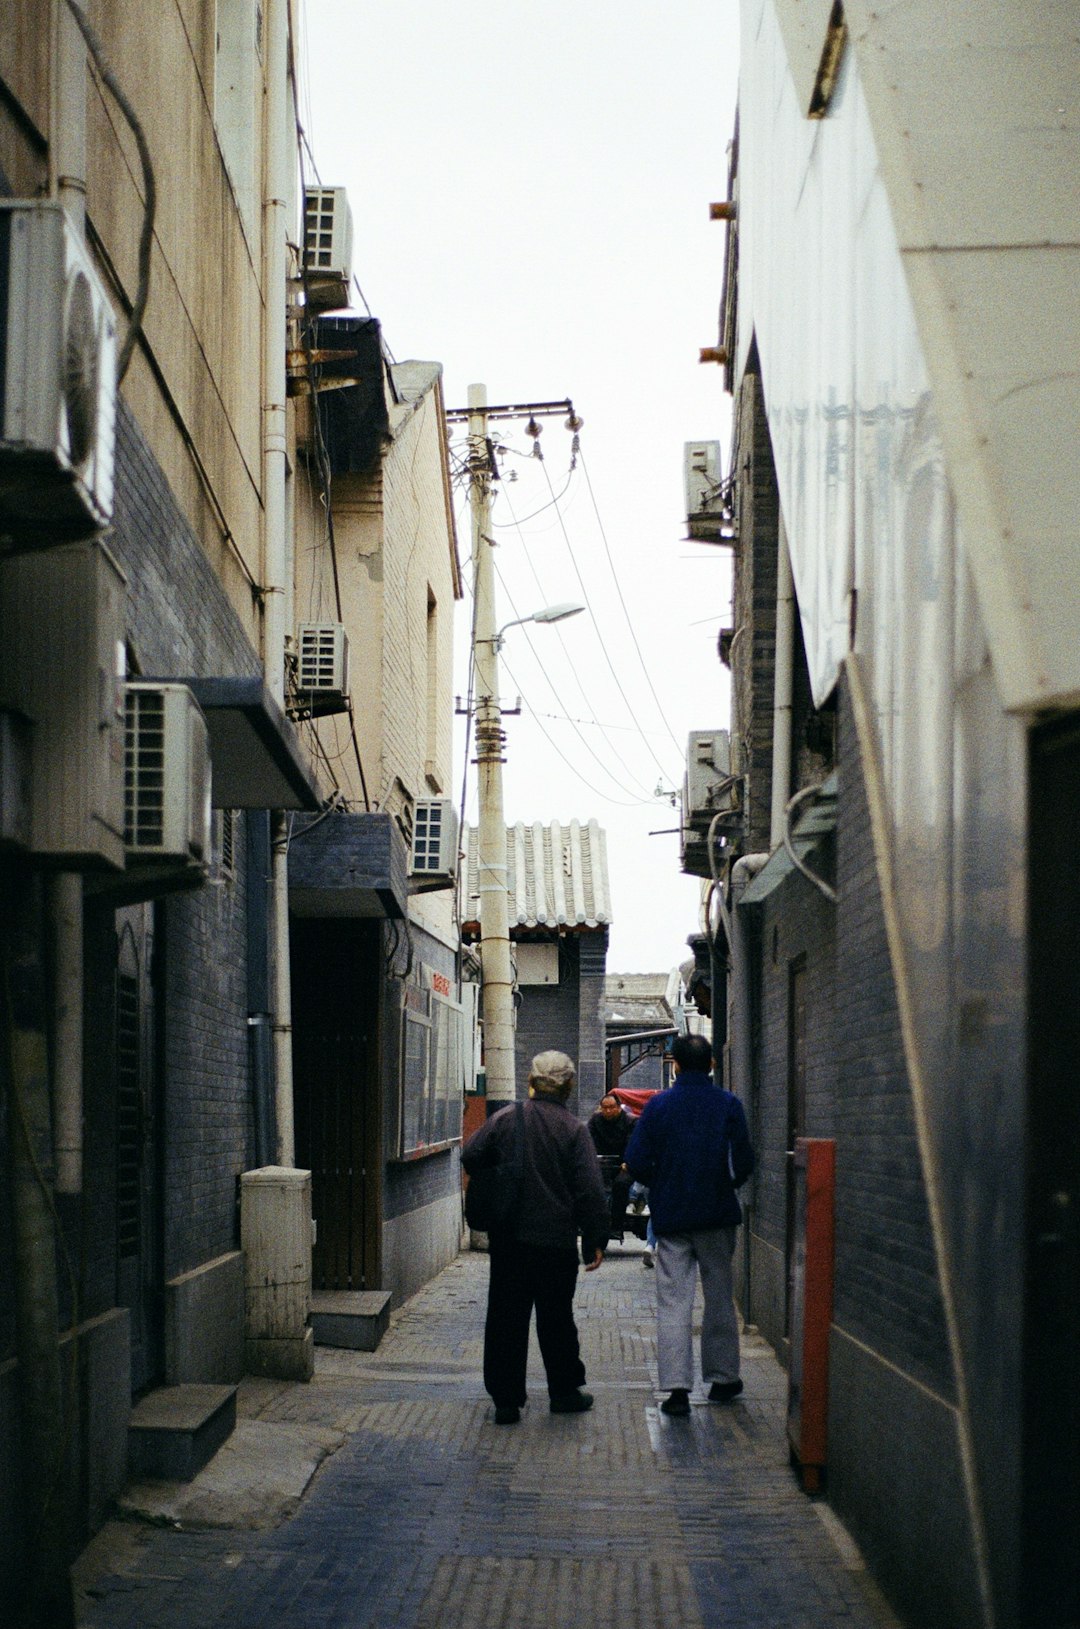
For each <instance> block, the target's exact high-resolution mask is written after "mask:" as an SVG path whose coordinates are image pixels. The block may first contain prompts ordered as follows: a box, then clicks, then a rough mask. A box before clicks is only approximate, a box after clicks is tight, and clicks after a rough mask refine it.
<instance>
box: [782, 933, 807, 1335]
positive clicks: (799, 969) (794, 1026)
mask: <svg viewBox="0 0 1080 1629" xmlns="http://www.w3.org/2000/svg"><path fill="white" fill-rule="evenodd" d="M787 1041H788V1046H787V1051H788V1067H787V1144H786V1148H787V1206H786V1224H785V1240H784V1261H785V1272H784V1279H785V1284H786V1293H785V1297H784V1334H785V1335H787V1334H789V1333H790V1329H791V1294H792V1282H791V1274H792V1267H793V1264H794V1260H795V1214H796V1208H795V1207H796V1197H797V1196H796V1180H795V1142H796V1139H797V1138H799V1137H803V1136H805V1135H806V957H805V956H797V957H796V958H795V960H794V961H793V962H791V963H790V965H789V967H788V1037H787Z"/></svg>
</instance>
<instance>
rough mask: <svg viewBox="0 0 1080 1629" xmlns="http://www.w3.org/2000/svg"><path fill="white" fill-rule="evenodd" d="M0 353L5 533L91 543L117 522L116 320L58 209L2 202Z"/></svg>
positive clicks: (24, 539) (0, 514)
mask: <svg viewBox="0 0 1080 1629" xmlns="http://www.w3.org/2000/svg"><path fill="white" fill-rule="evenodd" d="M0 346H2V353H0V534H2V533H7V534H8V535H9V536H11V537H13V538H15V539H16V540H17V541H18V542H19V543H20V544H22V545H24V546H25V545H44V544H47V543H58V542H66V541H70V540H71V539H73V538H83V537H89V536H92V535H93V534H94V533H95V532H98V531H100V530H101V529H102V528H103V527H104V526H107V525H108V523H109V521H110V519H111V518H112V505H113V442H114V433H115V420H116V350H117V345H116V321H115V318H114V317H113V312H112V306H111V305H110V302H109V298H108V295H107V293H106V292H105V288H104V285H103V284H102V282H101V280H100V278H99V277H98V274H97V271H96V269H95V267H94V265H93V262H92V261H91V259H90V256H89V253H88V251H87V248H86V244H85V243H84V241H83V239H82V238H81V237H80V236H79V233H78V232H77V231H76V230H75V228H74V226H73V225H72V223H71V220H70V218H69V217H68V215H67V214H66V212H65V211H64V209H63V208H62V207H61V206H60V205H59V204H57V203H53V202H50V201H48V200H21V199H20V200H14V201H12V200H7V199H0Z"/></svg>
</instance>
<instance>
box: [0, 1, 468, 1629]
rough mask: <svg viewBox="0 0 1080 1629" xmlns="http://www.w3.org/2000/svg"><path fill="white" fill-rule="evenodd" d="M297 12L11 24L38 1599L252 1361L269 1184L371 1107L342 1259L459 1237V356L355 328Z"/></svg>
mask: <svg viewBox="0 0 1080 1629" xmlns="http://www.w3.org/2000/svg"><path fill="white" fill-rule="evenodd" d="M296 10H297V8H296V6H295V5H293V4H292V3H291V0H269V4H267V3H265V0H264V3H262V4H256V0H229V3H228V4H225V3H222V4H219V5H218V6H217V7H213V6H209V7H208V6H201V5H198V6H197V5H180V6H176V5H172V4H168V5H167V4H163V3H162V4H158V3H152V4H151V5H150V6H149V7H148V8H144V10H143V13H142V14H141V16H140V26H139V27H138V28H137V29H132V28H130V27H128V26H126V25H125V23H124V22H123V20H122V19H121V17H120V15H119V13H118V12H117V11H116V8H108V7H105V8H100V7H99V8H93V15H94V23H95V27H93V28H90V27H87V28H86V29H84V28H83V27H82V26H81V25H80V18H81V17H82V13H81V12H79V11H78V8H73V7H69V6H68V5H66V4H63V3H57V4H51V3H47V0H14V3H13V5H12V6H10V7H9V8H8V14H7V15H6V16H5V26H4V28H3V30H0V262H2V266H3V275H2V277H0V294H2V300H3V307H4V309H3V313H2V316H3V322H4V334H3V346H4V349H3V368H2V370H0V416H2V418H3V424H2V434H0V625H2V628H3V638H4V646H5V650H6V651H7V652H8V654H9V657H10V658H11V660H9V661H8V663H7V664H6V668H5V673H4V675H3V676H2V679H0V896H2V898H0V961H2V963H3V982H4V987H5V989H6V990H8V991H9V993H13V999H12V1001H7V1000H5V1002H4V1003H3V1006H2V1013H3V1016H2V1018H0V1032H2V1040H3V1044H2V1048H0V1095H2V1098H3V1114H2V1116H0V1165H2V1169H3V1171H4V1182H3V1183H2V1184H0V1186H2V1188H3V1194H4V1197H3V1201H2V1203H0V1470H2V1472H3V1474H2V1476H0V1487H2V1492H0V1597H2V1598H3V1599H4V1600H5V1603H7V1602H9V1601H12V1602H14V1601H16V1600H17V1598H18V1597H19V1595H20V1592H21V1593H22V1595H23V1596H24V1597H25V1600H26V1605H27V1611H28V1612H30V1613H33V1612H35V1611H36V1612H37V1613H38V1614H39V1615H40V1614H42V1613H45V1614H46V1615H48V1614H49V1613H52V1616H51V1617H49V1618H48V1621H55V1622H57V1623H60V1622H64V1621H68V1618H69V1617H70V1591H69V1586H68V1584H67V1562H68V1560H69V1559H70V1556H71V1555H72V1553H73V1552H74V1551H75V1550H76V1549H77V1548H78V1547H79V1546H80V1544H81V1543H82V1542H83V1541H84V1540H85V1537H86V1536H87V1534H88V1533H89V1532H91V1531H92V1530H93V1529H94V1527H95V1526H96V1525H97V1524H99V1523H100V1521H101V1520H102V1519H103V1518H104V1516H105V1514H106V1512H107V1511H108V1509H109V1506H110V1503H111V1500H112V1499H113V1497H114V1496H115V1494H116V1492H117V1491H118V1489H119V1488H120V1487H121V1486H122V1484H123V1482H124V1480H125V1479H126V1474H127V1453H128V1427H129V1422H130V1418H131V1413H132V1406H133V1402H134V1401H136V1400H138V1399H140V1398H142V1397H144V1396H146V1395H147V1394H148V1393H151V1392H153V1391H154V1390H156V1389H158V1388H161V1387H173V1386H177V1385H182V1384H184V1383H188V1382H197V1383H220V1384H222V1385H230V1384H233V1383H235V1382H236V1381H237V1380H238V1379H239V1377H240V1375H241V1373H242V1372H243V1370H244V1368H245V1365H250V1363H251V1362H252V1361H253V1360H254V1359H253V1342H252V1341H251V1340H250V1339H247V1338H246V1337H247V1336H248V1335H249V1333H250V1331H249V1329H248V1327H247V1323H246V1315H245V1285H244V1253H243V1251H242V1250H241V1248H240V1245H241V1203H240V1193H241V1191H242V1182H241V1179H242V1178H243V1177H244V1176H245V1175H246V1174H248V1173H251V1172H252V1171H254V1170H259V1169H265V1168H275V1167H279V1166H283V1167H286V1168H288V1169H291V1168H293V1167H294V1166H295V1165H296V1162H297V1158H298V1156H300V1155H303V1156H304V1157H311V1156H313V1155H314V1154H316V1153H319V1154H320V1155H323V1156H325V1155H326V1153H327V1150H326V1148H325V1147H323V1146H321V1145H320V1144H319V1140H318V1138H317V1137H314V1136H313V1133H312V1126H313V1123H314V1122H315V1120H316V1119H317V1117H318V1113H319V1112H321V1110H322V1109H324V1108H325V1107H326V1105H327V1104H328V1103H330V1102H331V1101H333V1102H334V1103H335V1104H337V1105H339V1106H340V1108H341V1111H342V1112H341V1124H342V1125H343V1126H344V1127H347V1130H346V1131H345V1132H343V1136H346V1137H347V1139H348V1140H349V1143H350V1148H351V1150H352V1151H353V1152H356V1153H357V1154H359V1155H360V1156H362V1157H363V1158H362V1161H361V1162H358V1165H357V1169H360V1168H363V1169H364V1171H365V1173H371V1175H370V1179H368V1177H367V1176H366V1175H365V1180H366V1181H367V1180H369V1187H368V1188H367V1189H364V1190H362V1191H360V1192H356V1191H349V1192H347V1193H344V1194H343V1193H340V1192H332V1191H329V1190H328V1188H327V1184H326V1182H325V1180H324V1179H325V1170H326V1166H325V1160H324V1164H323V1166H318V1165H317V1164H316V1162H315V1160H314V1159H312V1165H311V1166H309V1167H307V1169H312V1168H314V1169H313V1182H312V1186H313V1189H314V1193H315V1195H316V1197H317V1216H318V1220H319V1222H320V1228H319V1237H320V1239H322V1240H323V1241H324V1245H323V1246H317V1247H316V1251H317V1253H316V1259H315V1268H316V1284H319V1283H327V1284H332V1285H338V1284H343V1285H345V1286H359V1285H363V1286H367V1287H379V1288H382V1287H384V1286H385V1287H386V1288H388V1289H389V1290H390V1291H391V1292H392V1293H394V1294H396V1295H397V1296H399V1297H400V1296H401V1295H404V1294H407V1293H409V1290H410V1289H411V1288H412V1287H415V1286H416V1284H417V1283H418V1282H422V1280H423V1278H424V1277H425V1276H427V1275H428V1274H429V1273H431V1272H434V1271H437V1270H438V1268H439V1267H440V1266H441V1265H443V1264H444V1262H445V1261H446V1260H447V1259H448V1258H449V1255H451V1254H452V1253H453V1251H454V1250H455V1249H456V1247H457V1241H458V1238H459V1236H460V1225H461V1206H460V1184H459V1181H458V1177H457V1167H456V1157H457V1156H456V1144H457V1141H458V1138H459V1135H460V1099H461V1090H462V1083H463V1077H464V1069H465V1064H464V1062H463V1061H462V1060H463V1057H464V1054H465V1051H466V1045H465V1034H466V1031H467V1029H468V1025H469V1020H468V1019H467V1018H466V1017H463V1006H462V1002H461V999H460V995H459V990H458V986H457V983H456V979H455V969H456V965H457V964H456V955H455V940H454V935H453V932H452V912H451V903H450V902H451V900H452V897H453V894H452V881H453V875H454V873H455V871H456V832H453V831H450V830H448V831H447V833H446V838H445V841H444V842H443V845H442V848H441V849H440V851H439V858H438V863H437V864H434V865H429V866H427V867H426V872H425V875H424V876H422V877H420V878H419V879H417V878H416V877H413V876H411V875H410V873H411V870H412V869H413V868H412V859H413V850H412V843H413V839H414V836H415V830H416V815H417V807H418V804H422V803H423V802H424V800H427V801H428V802H429V803H430V802H434V803H435V804H440V799H441V798H442V795H443V794H444V793H445V790H446V787H447V785H448V781H449V773H450V766H449V757H450V734H451V730H450V720H451V700H450V629H451V613H452V607H453V601H454V599H455V596H456V595H457V594H458V593H459V592H460V585H459V578H458V567H457V557H456V546H455V540H454V530H453V520H452V515H451V512H450V507H449V503H448V496H447V495H448V479H447V464H446V439H445V430H444V427H443V418H442V399H441V387H440V381H439V369H438V367H437V366H436V365H433V364H413V363H404V364H400V365H396V364H393V365H392V364H390V363H389V361H388V358H387V357H386V355H385V353H384V348H383V346H382V344H381V339H380V338H379V334H378V325H377V324H371V323H370V322H369V321H367V320H365V321H363V322H361V321H360V319H357V321H356V325H355V326H354V328H352V329H350V327H349V324H348V319H345V325H344V328H342V325H341V323H340V322H338V323H337V332H336V338H335V333H334V325H333V324H332V323H330V324H328V319H327V318H326V317H325V312H326V310H327V308H328V307H332V306H335V305H337V306H340V305H341V304H343V303H347V301H348V293H349V284H348V258H347V253H345V252H344V251H343V252H342V254H341V255H340V256H339V257H338V258H337V260H336V261H335V264H334V266H333V267H332V268H331V273H332V275H330V276H329V278H327V277H325V276H324V275H323V274H322V271H321V270H320V272H319V275H318V276H317V277H316V276H314V275H313V273H312V265H309V254H308V250H307V249H306V248H305V249H301V248H299V247H298V245H303V244H304V243H305V227H306V225H308V224H309V220H308V217H309V216H310V214H311V208H312V200H311V194H310V192H309V194H308V196H307V198H306V200H305V193H304V187H303V177H302V167H301V162H300V159H301V142H300V132H299V130H298V126H297V120H296V109H295V105H294V100H293V84H294V66H295V65H294V64H293V62H292V60H291V50H292V46H291V41H292V40H294V39H296V38H297V37H298V32H297V27H296V24H297V21H298V18H297V15H296ZM83 20H85V19H83ZM305 201H306V203H307V209H306V210H305ZM346 237H347V234H346ZM343 241H344V239H343ZM361 330H363V331H364V332H363V333H361ZM320 332H325V334H326V336H327V337H326V338H325V347H326V349H328V350H329V349H332V347H333V345H334V343H335V342H336V343H337V344H338V345H339V347H341V346H342V345H344V347H345V348H347V349H348V350H349V352H350V355H349V357H348V358H347V359H346V360H347V367H348V380H349V382H348V383H347V384H346V386H345V387H344V388H341V379H340V377H338V378H332V374H333V369H332V365H326V366H325V373H326V376H327V377H325V378H324V377H323V376H322V375H321V374H320V368H323V367H324V365H323V364H322V362H321V361H320V359H319V357H318V355H317V353H318V350H319V347H318V345H317V344H316V337H317V335H318V334H319V333H320ZM356 335H360V337H355V336H356ZM118 357H119V359H120V362H121V367H120V369H119V376H118V370H117V367H116V361H117V358H118ZM341 372H342V370H341V369H340V368H339V370H338V374H339V375H340V374H341ZM328 379H330V380H331V382H332V384H333V386H334V387H335V388H333V389H329V390H327V389H324V388H321V387H323V386H325V385H326V383H327V380H328ZM350 392H352V393H353V394H352V396H350ZM331 397H335V398H337V403H336V405H337V406H340V404H342V403H345V402H346V401H348V402H350V403H351V406H350V412H351V417H347V419H346V422H345V424H344V426H342V425H341V424H339V423H338V422H337V421H336V420H335V419H334V416H333V410H331V408H330V407H328V406H327V403H328V402H329V401H330V399H331ZM356 397H359V398H361V403H360V406H359V408H357V402H356V399H355V398H356ZM371 404H374V405H373V406H372V405H371ZM369 438H373V439H369ZM328 443H329V445H328ZM331 455H332V456H331ZM335 521H336V523H337V531H336V532H335ZM313 630H314V633H313ZM343 635H344V636H345V637H346V638H347V639H348V640H349V642H350V645H351V650H352V655H353V663H352V669H351V678H350V677H349V673H348V670H347V669H346V668H345V667H343V666H342V663H341V660H340V659H341V658H342V657H343V655H344V648H345V647H344V642H343V639H342V636H343ZM312 640H314V644H312V643H311V641H312ZM305 641H307V643H305ZM320 641H325V642H326V648H327V650H328V651H329V664H330V665H329V670H328V671H329V677H326V675H325V674H324V672H323V669H322V668H321V667H320V666H319V663H320V662H321V660H322V654H323V652H322V646H321V644H320ZM312 651H314V658H315V667H314V668H312V667H311V665H310V660H311V653H312ZM335 660H336V661H337V663H338V665H337V666H336V667H335V666H334V663H335ZM210 804H212V805H213V811H212V813H211V811H210V808H209V805H210ZM440 807H441V806H440ZM438 817H441V815H440V816H436V815H432V813H431V811H430V809H429V810H428V811H427V814H426V816H425V818H427V819H428V820H429V822H430V820H431V819H433V818H438ZM301 857H306V858H308V859H309V869H308V874H306V875H305V874H304V873H303V868H302V867H301V866H299V864H298V862H299V860H300V859H301ZM440 867H441V869H440ZM331 871H333V873H334V875H333V876H332V878H331V879H330V881H328V880H327V875H328V873H329V872H331ZM343 884H344V885H343ZM406 1014H409V1015H410V1016H414V1017H415V1018H416V1019H417V1020H418V1022H417V1024H415V1025H410V1024H408V1023H407V1022H406V1016H405V1015H406ZM419 1032H422V1033H419ZM433 1149H434V1150H435V1151H434V1152H433ZM336 1152H339V1153H340V1152H341V1150H340V1148H339V1149H337V1150H336ZM320 1251H321V1253H320ZM303 1290H304V1296H301V1297H300V1298H299V1300H301V1301H302V1300H304V1298H305V1297H306V1296H307V1295H308V1293H309V1286H308V1285H307V1284H306V1283H305V1284H304V1286H303ZM298 1304H299V1301H298ZM292 1335H293V1336H294V1337H295V1340H294V1341H293V1344H295V1345H296V1346H297V1347H298V1348H306V1349H307V1351H308V1352H309V1353H310V1330H309V1329H308V1328H307V1327H306V1326H305V1324H304V1319H303V1315H302V1313H301V1317H300V1325H299V1327H298V1329H297V1330H295V1331H293V1332H292ZM58 1489H59V1490H62V1491H61V1494H60V1495H58V1493H57V1490H58ZM65 1596H66V1599H65ZM35 1621H36V1620H35ZM41 1621H45V1618H44V1617H42V1618H41Z"/></svg>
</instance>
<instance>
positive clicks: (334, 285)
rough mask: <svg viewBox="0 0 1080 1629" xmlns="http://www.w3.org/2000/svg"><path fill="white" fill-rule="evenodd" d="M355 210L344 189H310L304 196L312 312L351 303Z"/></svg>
mask: <svg viewBox="0 0 1080 1629" xmlns="http://www.w3.org/2000/svg"><path fill="white" fill-rule="evenodd" d="M351 281H352V211H351V209H350V208H349V195H348V193H347V192H346V191H345V188H344V187H308V189H307V191H306V192H305V194H304V292H305V294H306V295H307V300H308V304H309V306H310V307H311V309H312V310H313V311H333V310H336V309H338V308H339V307H341V306H347V305H348V303H349V284H350V282H351Z"/></svg>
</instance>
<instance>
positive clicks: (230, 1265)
mask: <svg viewBox="0 0 1080 1629" xmlns="http://www.w3.org/2000/svg"><path fill="white" fill-rule="evenodd" d="M243 1372H244V1257H243V1253H242V1252H241V1251H239V1250H231V1251H229V1252H228V1254H227V1255H223V1256H217V1257H216V1258H215V1259H214V1260H213V1261H208V1262H204V1263H203V1265H202V1266H201V1267H195V1268H193V1269H192V1271H191V1272H189V1273H181V1274H180V1275H179V1276H178V1277H177V1278H171V1279H170V1280H169V1282H168V1283H167V1284H166V1286H165V1379H166V1381H167V1383H168V1384H169V1385H171V1386H179V1385H183V1384H185V1383H200V1382H201V1383H210V1384H216V1385H234V1384H235V1383H236V1382H237V1381H238V1380H239V1379H240V1377H241V1375H242V1374H243Z"/></svg>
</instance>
